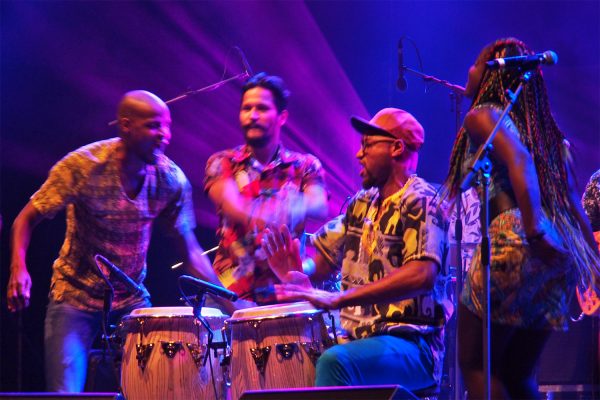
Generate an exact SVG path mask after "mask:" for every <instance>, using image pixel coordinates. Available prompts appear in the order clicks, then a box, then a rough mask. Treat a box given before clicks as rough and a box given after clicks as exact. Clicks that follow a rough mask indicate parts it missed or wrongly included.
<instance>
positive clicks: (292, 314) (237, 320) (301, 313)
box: [225, 310, 326, 325]
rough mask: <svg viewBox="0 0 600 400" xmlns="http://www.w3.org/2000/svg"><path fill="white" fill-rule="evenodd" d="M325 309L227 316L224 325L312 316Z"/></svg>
mask: <svg viewBox="0 0 600 400" xmlns="http://www.w3.org/2000/svg"><path fill="white" fill-rule="evenodd" d="M325 312H326V310H305V311H296V312H288V313H283V314H278V315H263V316H254V317H251V316H248V317H241V318H235V319H234V318H229V319H226V320H225V325H230V324H231V325H233V324H239V323H242V322H251V321H265V320H276V319H281V318H290V317H304V316H313V315H316V314H323V313H325Z"/></svg>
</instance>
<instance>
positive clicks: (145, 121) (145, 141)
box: [117, 90, 171, 164]
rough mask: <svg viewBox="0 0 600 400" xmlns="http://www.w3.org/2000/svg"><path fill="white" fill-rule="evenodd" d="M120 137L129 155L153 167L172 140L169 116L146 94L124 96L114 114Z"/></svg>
mask: <svg viewBox="0 0 600 400" xmlns="http://www.w3.org/2000/svg"><path fill="white" fill-rule="evenodd" d="M117 117H118V121H119V130H120V136H121V139H122V140H123V143H124V144H125V149H126V151H127V153H128V154H129V155H132V156H135V157H137V158H138V159H140V160H141V161H143V162H145V163H147V164H154V163H155V162H156V161H157V159H158V157H159V156H160V154H162V152H163V151H164V149H165V147H166V146H167V145H168V144H169V141H170V140H171V113H170V112H169V107H167V105H166V104H165V102H164V101H162V100H161V99H160V98H159V97H158V96H156V95H154V94H152V93H150V92H147V91H145V90H134V91H131V92H127V93H125V96H123V99H122V100H121V102H120V103H119V108H118V111H117Z"/></svg>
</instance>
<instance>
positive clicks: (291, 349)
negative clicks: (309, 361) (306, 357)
mask: <svg viewBox="0 0 600 400" xmlns="http://www.w3.org/2000/svg"><path fill="white" fill-rule="evenodd" d="M275 350H277V354H278V355H279V356H280V357H281V358H283V359H284V360H289V359H290V358H292V356H293V355H294V353H297V352H298V345H297V344H296V343H293V342H292V343H281V344H277V345H276V346H275Z"/></svg>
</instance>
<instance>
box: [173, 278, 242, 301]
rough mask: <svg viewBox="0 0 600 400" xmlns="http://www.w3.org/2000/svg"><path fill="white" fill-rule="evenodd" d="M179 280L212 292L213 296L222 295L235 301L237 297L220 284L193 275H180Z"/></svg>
mask: <svg viewBox="0 0 600 400" xmlns="http://www.w3.org/2000/svg"><path fill="white" fill-rule="evenodd" d="M179 280H181V281H186V282H188V283H190V284H192V285H193V286H196V287H197V288H198V289H201V290H202V291H204V292H206V293H210V294H214V295H215V296H218V297H222V298H224V299H227V300H229V301H236V300H237V299H238V295H237V294H236V293H234V292H232V291H231V290H227V289H225V288H224V287H221V286H217V285H213V284H212V283H208V282H206V281H203V280H202V279H198V278H194V277H193V276H189V275H181V276H180V277H179Z"/></svg>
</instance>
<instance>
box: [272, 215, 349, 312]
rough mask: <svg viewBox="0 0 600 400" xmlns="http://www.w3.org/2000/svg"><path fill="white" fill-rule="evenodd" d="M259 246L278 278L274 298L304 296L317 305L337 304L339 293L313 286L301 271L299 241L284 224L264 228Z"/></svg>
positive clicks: (290, 299) (322, 306) (326, 307)
mask: <svg viewBox="0 0 600 400" xmlns="http://www.w3.org/2000/svg"><path fill="white" fill-rule="evenodd" d="M263 249H264V251H265V253H266V255H267V259H268V261H269V266H270V267H271V270H272V271H273V272H274V273H275V275H276V276H277V278H279V280H280V281H281V282H282V284H281V285H275V295H276V296H277V300H278V301H298V300H307V301H310V302H311V303H313V304H314V305H315V306H317V307H319V308H324V309H335V308H337V304H338V302H339V295H340V294H339V293H331V292H327V291H324V290H319V289H315V288H313V287H312V285H311V283H310V279H309V278H308V276H307V275H306V274H305V273H304V272H302V259H301V258H300V242H299V240H298V239H293V240H292V236H291V234H290V231H289V229H288V228H287V226H285V225H282V226H281V227H280V228H279V230H278V231H276V230H269V229H267V230H266V231H265V235H264V238H263Z"/></svg>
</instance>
